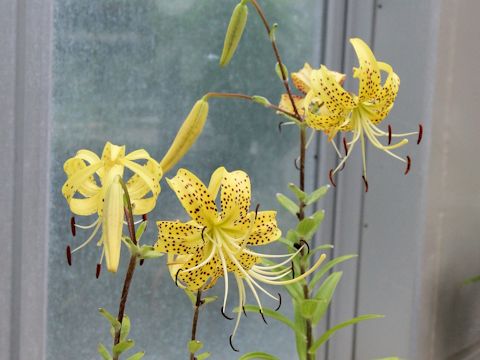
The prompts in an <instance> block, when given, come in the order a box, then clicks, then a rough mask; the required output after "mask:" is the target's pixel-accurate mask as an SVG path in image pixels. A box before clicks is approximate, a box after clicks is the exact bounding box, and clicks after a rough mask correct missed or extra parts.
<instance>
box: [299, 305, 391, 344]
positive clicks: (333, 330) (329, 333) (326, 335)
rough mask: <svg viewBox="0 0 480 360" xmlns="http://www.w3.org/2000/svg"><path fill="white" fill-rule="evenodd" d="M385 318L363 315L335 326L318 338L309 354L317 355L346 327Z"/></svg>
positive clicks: (375, 315)
mask: <svg viewBox="0 0 480 360" xmlns="http://www.w3.org/2000/svg"><path fill="white" fill-rule="evenodd" d="M383 317H384V316H383V315H377V314H367V315H362V316H359V317H356V318H353V319H350V320H348V321H345V322H343V323H340V324H338V325H335V326H334V327H332V328H331V329H329V330H327V331H325V332H324V333H323V335H322V336H320V338H318V339H317V340H316V341H315V342H314V343H313V344H312V346H311V348H310V349H309V350H308V353H309V354H315V352H316V351H317V349H318V348H319V347H320V346H322V345H323V344H324V343H325V342H327V341H328V340H329V339H330V337H331V336H332V335H333V334H335V333H336V332H337V331H338V330H341V329H343V328H344V327H347V326H350V325H354V324H357V323H359V322H361V321H365V320H372V319H379V318H383Z"/></svg>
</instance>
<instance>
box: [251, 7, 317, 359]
mask: <svg viewBox="0 0 480 360" xmlns="http://www.w3.org/2000/svg"><path fill="white" fill-rule="evenodd" d="M251 3H252V4H253V6H254V7H255V9H256V11H257V13H258V15H259V16H260V18H261V19H262V22H263V25H264V26H265V30H266V31H267V33H268V35H269V38H270V42H271V44H272V48H273V52H274V54H275V58H276V59H277V63H278V66H279V68H280V73H281V76H282V82H283V86H284V87H285V90H286V92H287V94H288V98H289V100H290V103H291V104H292V108H293V111H294V113H295V114H294V115H295V118H296V119H297V120H298V121H299V122H303V118H302V116H300V113H299V112H298V109H297V106H296V104H295V101H294V99H293V95H292V91H291V89H290V85H289V83H288V76H287V73H286V70H285V67H284V65H283V62H282V59H281V57H280V52H279V51H278V47H277V44H276V42H275V37H274V36H270V35H271V31H272V30H271V27H270V24H269V23H268V20H267V18H266V17H265V13H264V12H263V10H262V8H261V7H260V5H259V4H258V2H257V0H251ZM299 129H300V166H299V170H298V171H299V182H300V189H301V190H302V191H305V152H306V129H305V127H304V126H300V127H299ZM297 217H298V220H299V221H302V220H303V219H304V218H305V204H304V203H303V201H300V203H299V212H298V214H297ZM305 252H306V250H305V249H303V250H302V255H303V256H304V255H306V253H305ZM305 271H306V267H305V264H304V263H303V261H302V262H301V264H300V273H301V274H304V273H305ZM303 297H304V299H309V298H310V291H309V289H308V285H307V284H304V285H303ZM305 335H306V342H305V347H306V351H305V353H306V354H307V360H314V359H315V355H314V354H310V353H309V352H308V350H309V349H310V347H311V346H312V344H313V328H312V322H311V321H310V320H306V321H305Z"/></svg>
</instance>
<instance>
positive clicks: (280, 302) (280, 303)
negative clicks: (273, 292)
mask: <svg viewBox="0 0 480 360" xmlns="http://www.w3.org/2000/svg"><path fill="white" fill-rule="evenodd" d="M277 294H278V306H277V308H276V309H275V311H278V310H280V307H281V306H282V295H281V294H280V293H277Z"/></svg>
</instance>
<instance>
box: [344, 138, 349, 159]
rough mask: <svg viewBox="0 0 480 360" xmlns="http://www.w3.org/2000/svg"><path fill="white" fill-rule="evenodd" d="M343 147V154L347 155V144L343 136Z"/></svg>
mask: <svg viewBox="0 0 480 360" xmlns="http://www.w3.org/2000/svg"><path fill="white" fill-rule="evenodd" d="M343 148H344V149H345V156H348V144H347V139H345V138H343Z"/></svg>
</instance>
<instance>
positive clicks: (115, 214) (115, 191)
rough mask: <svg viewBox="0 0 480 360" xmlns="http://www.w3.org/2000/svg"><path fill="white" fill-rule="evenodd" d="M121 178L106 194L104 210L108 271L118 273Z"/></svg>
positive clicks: (120, 228) (120, 229)
mask: <svg viewBox="0 0 480 360" xmlns="http://www.w3.org/2000/svg"><path fill="white" fill-rule="evenodd" d="M120 181H121V179H120V176H116V177H115V179H114V180H113V183H112V184H111V185H110V187H109V188H108V189H107V192H106V194H105V207H104V210H103V216H104V220H103V243H104V244H103V246H104V248H105V259H106V261H107V270H108V271H111V272H117V269H118V264H119V262H120V247H121V243H122V229H123V214H124V213H123V188H122V185H121V184H120Z"/></svg>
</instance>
